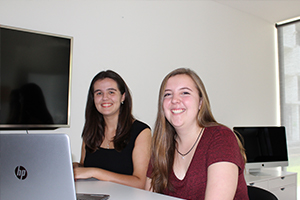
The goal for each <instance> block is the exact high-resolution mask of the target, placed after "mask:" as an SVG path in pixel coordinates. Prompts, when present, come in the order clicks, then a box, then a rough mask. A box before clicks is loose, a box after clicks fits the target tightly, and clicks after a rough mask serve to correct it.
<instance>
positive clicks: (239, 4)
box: [214, 0, 300, 24]
mask: <svg viewBox="0 0 300 200" xmlns="http://www.w3.org/2000/svg"><path fill="white" fill-rule="evenodd" d="M214 1H216V2H218V3H220V4H223V5H227V6H229V7H232V8H235V9H237V10H240V11H243V12H246V13H249V14H251V15H254V16H256V17H259V18H261V19H263V20H266V21H268V22H270V23H274V24H275V23H278V22H282V21H286V20H289V19H292V18H299V17H300V0H214Z"/></svg>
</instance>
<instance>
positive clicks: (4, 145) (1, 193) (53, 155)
mask: <svg viewBox="0 0 300 200" xmlns="http://www.w3.org/2000/svg"><path fill="white" fill-rule="evenodd" d="M102 196H104V197H102ZM108 197H109V195H89V194H80V195H78V196H77V197H76V192H75V184H74V175H73V166H72V159H71V150H70V141H69V137H68V135H65V134H0V199H1V200H12V199H13V200H21V199H22V200H54V199H55V200H60V199H61V200H76V199H87V200H88V199H101V200H102V199H108Z"/></svg>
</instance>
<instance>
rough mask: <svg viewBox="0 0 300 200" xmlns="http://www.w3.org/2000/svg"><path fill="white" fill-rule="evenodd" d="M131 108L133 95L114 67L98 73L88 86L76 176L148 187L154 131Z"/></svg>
mask: <svg viewBox="0 0 300 200" xmlns="http://www.w3.org/2000/svg"><path fill="white" fill-rule="evenodd" d="M131 111H132V99H131V95H130V91H129V89H128V87H127V85H126V83H125V82H124V80H123V79H122V78H121V77H120V76H119V75H118V74H117V73H116V72H114V71H111V70H107V71H102V72H100V73H98V74H97V75H96V76H95V77H94V78H93V80H92V82H91V84H90V88H89V93H88V99H87V104H86V113H85V119H86V121H85V125H84V129H83V132H82V139H83V142H82V149H81V160H80V163H74V164H73V166H74V177H75V179H87V178H96V179H99V180H105V181H112V182H116V183H120V184H124V185H128V186H132V187H137V188H144V187H145V181H146V172H147V167H148V163H149V158H150V143H151V131H150V127H149V126H148V125H146V124H145V123H143V122H141V121H139V120H136V119H135V118H134V117H133V116H132V113H131Z"/></svg>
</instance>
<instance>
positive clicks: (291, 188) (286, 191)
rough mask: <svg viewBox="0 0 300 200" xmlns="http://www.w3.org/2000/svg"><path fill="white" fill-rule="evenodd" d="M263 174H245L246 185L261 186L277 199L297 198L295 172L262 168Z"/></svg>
mask: <svg viewBox="0 0 300 200" xmlns="http://www.w3.org/2000/svg"><path fill="white" fill-rule="evenodd" d="M262 172H263V173H264V174H263V175H258V176H253V175H251V174H249V173H246V174H245V179H246V182H247V185H253V186H256V187H261V188H264V189H266V190H269V191H271V192H272V193H274V194H275V195H276V196H277V198H278V199H279V200H287V199H288V200H296V199H297V173H295V172H286V171H280V170H267V169H264V170H262Z"/></svg>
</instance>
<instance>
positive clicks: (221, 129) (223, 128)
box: [206, 125, 233, 133]
mask: <svg viewBox="0 0 300 200" xmlns="http://www.w3.org/2000/svg"><path fill="white" fill-rule="evenodd" d="M206 129H208V131H210V132H225V133H226V132H227V133H228V132H229V133H233V131H232V130H231V129H230V128H228V127H227V126H224V125H215V126H209V127H206Z"/></svg>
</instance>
